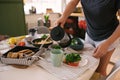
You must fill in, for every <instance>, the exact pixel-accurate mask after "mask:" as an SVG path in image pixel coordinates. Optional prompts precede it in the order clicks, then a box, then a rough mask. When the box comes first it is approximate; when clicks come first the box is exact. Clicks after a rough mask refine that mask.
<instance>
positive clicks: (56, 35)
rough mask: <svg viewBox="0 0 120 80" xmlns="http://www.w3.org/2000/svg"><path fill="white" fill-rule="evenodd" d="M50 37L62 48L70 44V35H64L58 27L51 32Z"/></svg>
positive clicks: (62, 30)
mask: <svg viewBox="0 0 120 80" xmlns="http://www.w3.org/2000/svg"><path fill="white" fill-rule="evenodd" d="M50 36H51V38H52V39H53V40H54V41H57V42H58V44H59V45H60V46H61V47H62V48H65V47H67V46H69V45H70V44H71V36H70V34H68V33H66V32H65V31H64V29H63V28H62V27H61V26H60V25H58V26H56V27H54V28H53V29H52V30H51V32H50Z"/></svg>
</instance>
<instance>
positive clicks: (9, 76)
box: [0, 45, 99, 80]
mask: <svg viewBox="0 0 120 80" xmlns="http://www.w3.org/2000/svg"><path fill="white" fill-rule="evenodd" d="M87 48H89V50H88V51H85V52H84V54H86V55H90V56H92V51H93V48H91V47H90V45H85V49H87ZM0 64H1V63H0ZM98 64H99V59H98V60H97V61H96V63H95V64H94V65H92V66H91V68H89V69H87V70H86V71H85V72H84V73H83V74H82V75H80V76H79V77H78V78H76V79H74V80H89V79H90V78H91V76H92V75H93V73H94V72H95V70H96V68H97V66H98ZM0 80H61V79H60V78H58V77H56V76H55V75H53V74H51V73H49V72H48V71H47V70H45V69H43V68H42V67H40V66H37V65H35V64H33V65H32V66H30V67H28V68H26V69H19V68H15V67H11V66H10V65H9V66H2V65H0Z"/></svg>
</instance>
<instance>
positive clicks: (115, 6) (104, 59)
mask: <svg viewBox="0 0 120 80" xmlns="http://www.w3.org/2000/svg"><path fill="white" fill-rule="evenodd" d="M79 1H80V2H81V4H82V7H83V12H84V14H85V18H86V21H87V33H86V36H85V42H88V43H90V44H92V45H93V46H95V47H96V49H95V51H94V54H93V56H94V57H95V58H100V64H99V66H98V68H97V70H96V71H97V72H99V73H100V74H102V75H104V76H105V75H107V73H106V68H107V65H108V63H109V60H110V57H111V55H112V53H113V51H114V48H115V47H116V46H117V45H118V43H119V40H118V38H119V37H120V24H119V21H118V19H117V16H116V13H117V12H118V14H119V15H120V0H71V1H70V2H69V3H68V5H67V6H66V9H65V11H64V12H63V14H62V16H61V17H60V18H59V19H58V20H57V21H56V25H58V24H61V26H62V27H63V25H64V24H65V21H66V19H67V18H68V16H69V15H70V14H71V13H72V12H73V10H74V9H75V7H76V5H77V4H78V2H79Z"/></svg>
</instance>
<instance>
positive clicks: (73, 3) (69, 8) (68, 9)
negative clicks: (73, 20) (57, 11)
mask: <svg viewBox="0 0 120 80" xmlns="http://www.w3.org/2000/svg"><path fill="white" fill-rule="evenodd" d="M79 1H80V0H71V1H70V2H69V3H68V4H67V6H66V8H65V11H64V12H63V15H62V16H63V17H64V18H66V19H67V17H68V16H69V15H70V14H71V13H72V12H73V11H74V9H75V7H76V6H77V4H78V3H79Z"/></svg>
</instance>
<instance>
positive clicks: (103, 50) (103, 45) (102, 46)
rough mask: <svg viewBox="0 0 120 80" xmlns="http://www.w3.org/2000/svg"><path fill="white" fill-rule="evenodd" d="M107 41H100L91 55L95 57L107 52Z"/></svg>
mask: <svg viewBox="0 0 120 80" xmlns="http://www.w3.org/2000/svg"><path fill="white" fill-rule="evenodd" d="M108 43H109V42H107V41H104V42H103V43H101V44H100V45H99V46H98V47H97V48H96V49H95V51H94V54H93V56H94V57H95V58H101V57H103V56H104V55H105V54H106V53H107V52H108V48H109V44H108Z"/></svg>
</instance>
